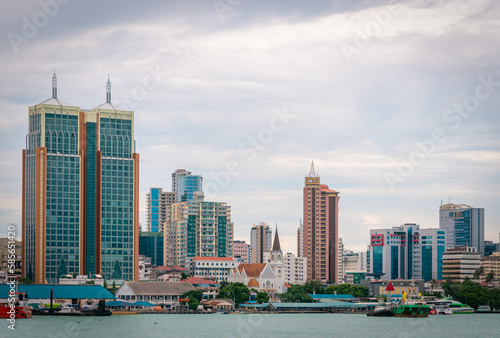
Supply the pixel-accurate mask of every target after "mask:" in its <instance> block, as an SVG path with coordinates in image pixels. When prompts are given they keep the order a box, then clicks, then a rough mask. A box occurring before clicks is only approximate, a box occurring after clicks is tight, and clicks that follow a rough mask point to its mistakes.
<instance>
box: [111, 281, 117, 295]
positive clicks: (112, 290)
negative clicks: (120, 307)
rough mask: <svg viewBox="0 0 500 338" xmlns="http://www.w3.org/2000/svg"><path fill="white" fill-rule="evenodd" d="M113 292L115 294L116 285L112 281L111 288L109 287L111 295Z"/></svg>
mask: <svg viewBox="0 0 500 338" xmlns="http://www.w3.org/2000/svg"><path fill="white" fill-rule="evenodd" d="M115 292H116V283H115V281H113V286H112V287H111V293H112V294H115Z"/></svg>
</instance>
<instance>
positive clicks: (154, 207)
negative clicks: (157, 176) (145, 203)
mask: <svg viewBox="0 0 500 338" xmlns="http://www.w3.org/2000/svg"><path fill="white" fill-rule="evenodd" d="M150 194H151V195H150V198H151V201H150V203H151V204H150V211H149V215H150V216H149V217H150V220H149V222H150V228H151V232H158V231H159V223H158V222H159V204H160V189H158V188H151V191H150Z"/></svg>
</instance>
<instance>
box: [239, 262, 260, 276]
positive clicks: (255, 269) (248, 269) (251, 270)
mask: <svg viewBox="0 0 500 338" xmlns="http://www.w3.org/2000/svg"><path fill="white" fill-rule="evenodd" d="M265 267H266V263H250V264H240V265H239V266H238V267H237V269H238V271H239V272H240V273H241V272H242V271H243V269H245V273H246V274H247V277H260V273H261V272H262V270H264V268H265Z"/></svg>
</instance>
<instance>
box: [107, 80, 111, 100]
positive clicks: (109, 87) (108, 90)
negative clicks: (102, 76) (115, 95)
mask: <svg viewBox="0 0 500 338" xmlns="http://www.w3.org/2000/svg"><path fill="white" fill-rule="evenodd" d="M106 102H107V103H111V81H109V73H108V82H106Z"/></svg>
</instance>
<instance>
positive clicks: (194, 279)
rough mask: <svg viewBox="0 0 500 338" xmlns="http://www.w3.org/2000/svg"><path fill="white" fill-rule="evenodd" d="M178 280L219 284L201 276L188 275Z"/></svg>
mask: <svg viewBox="0 0 500 338" xmlns="http://www.w3.org/2000/svg"><path fill="white" fill-rule="evenodd" d="M180 282H188V283H191V284H215V285H219V283H217V282H215V281H213V280H208V279H203V278H201V277H188V278H186V279H183V280H181V281H180Z"/></svg>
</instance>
